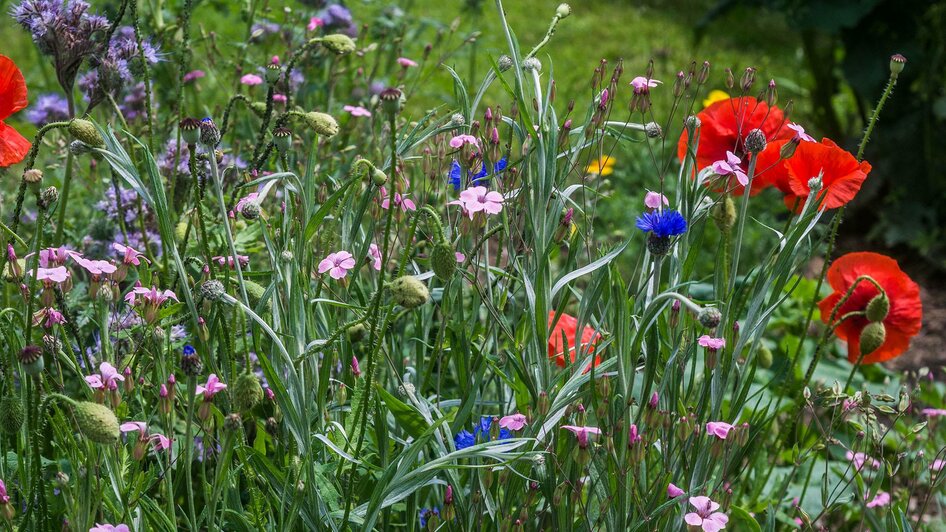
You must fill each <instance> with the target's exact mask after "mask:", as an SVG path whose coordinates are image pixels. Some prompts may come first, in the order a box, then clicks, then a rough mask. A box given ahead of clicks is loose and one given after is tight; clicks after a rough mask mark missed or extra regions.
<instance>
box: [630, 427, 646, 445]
mask: <svg viewBox="0 0 946 532" xmlns="http://www.w3.org/2000/svg"><path fill="white" fill-rule="evenodd" d="M641 440H643V438H642V437H641V435H640V433H639V432H638V431H637V425H636V424H634V423H632V424H631V428H629V429H627V446H628V447H632V446H633V445H634V444H637V443H640V442H641Z"/></svg>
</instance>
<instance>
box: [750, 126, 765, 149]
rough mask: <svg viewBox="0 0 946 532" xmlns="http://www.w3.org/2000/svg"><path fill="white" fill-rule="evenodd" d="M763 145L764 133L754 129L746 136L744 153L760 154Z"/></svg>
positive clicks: (763, 147)
mask: <svg viewBox="0 0 946 532" xmlns="http://www.w3.org/2000/svg"><path fill="white" fill-rule="evenodd" d="M765 145H766V140H765V133H764V132H763V131H762V130H761V129H758V128H756V129H753V130H752V131H750V132H749V133H748V134H746V151H748V152H749V153H753V154H756V153H761V152H762V150H764V149H765Z"/></svg>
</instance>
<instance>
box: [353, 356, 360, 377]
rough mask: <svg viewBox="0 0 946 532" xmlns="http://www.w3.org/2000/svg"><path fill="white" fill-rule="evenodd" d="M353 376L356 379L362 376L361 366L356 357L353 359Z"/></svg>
mask: <svg viewBox="0 0 946 532" xmlns="http://www.w3.org/2000/svg"><path fill="white" fill-rule="evenodd" d="M351 374H352V375H354V376H355V377H358V376H360V375H361V366H360V365H359V364H358V357H356V356H354V355H352V357H351Z"/></svg>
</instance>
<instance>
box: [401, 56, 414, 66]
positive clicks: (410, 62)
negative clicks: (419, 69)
mask: <svg viewBox="0 0 946 532" xmlns="http://www.w3.org/2000/svg"><path fill="white" fill-rule="evenodd" d="M397 64H399V65H401V66H402V67H404V68H413V67H416V66H417V62H416V61H414V60H412V59H408V58H406V57H398V58H397Z"/></svg>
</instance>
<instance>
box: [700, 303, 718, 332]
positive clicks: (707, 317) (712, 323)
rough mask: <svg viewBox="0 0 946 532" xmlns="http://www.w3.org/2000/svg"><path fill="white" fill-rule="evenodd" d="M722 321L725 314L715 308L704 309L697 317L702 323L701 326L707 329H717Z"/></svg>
mask: <svg viewBox="0 0 946 532" xmlns="http://www.w3.org/2000/svg"><path fill="white" fill-rule="evenodd" d="M722 319H723V313H722V312H720V311H719V309H717V308H715V307H703V309H701V310H700V313H699V314H698V315H697V316H696V320H697V321H698V322H700V325H702V326H703V327H706V328H707V329H715V328H716V327H717V326H718V325H719V322H720V321H722Z"/></svg>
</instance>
